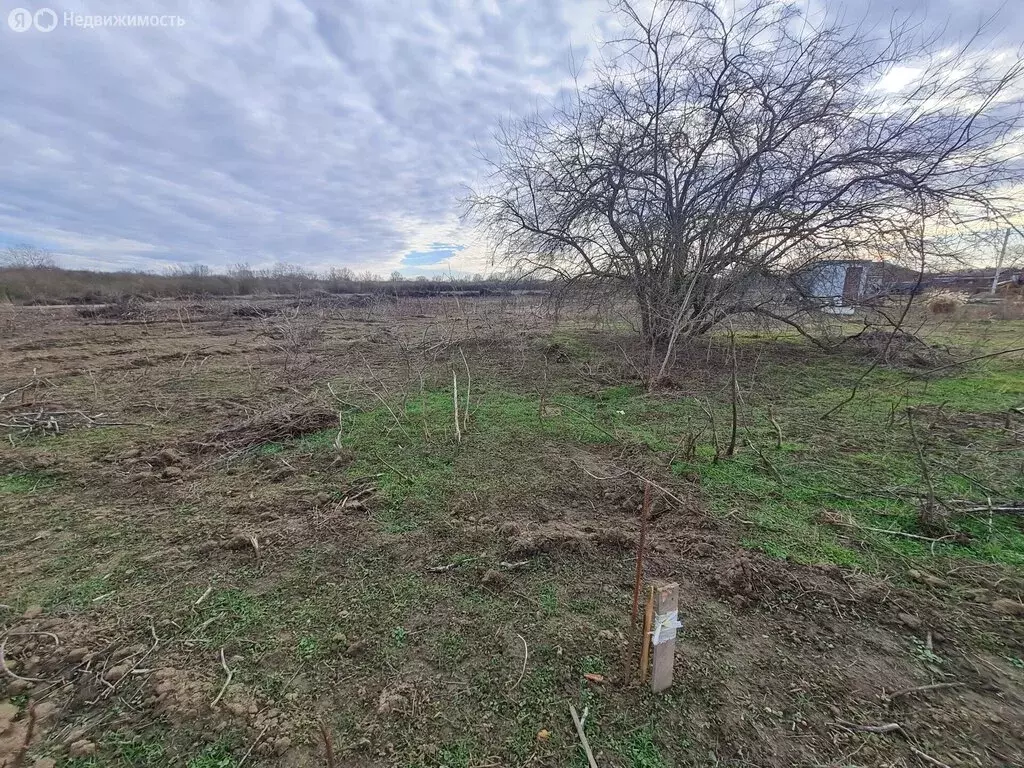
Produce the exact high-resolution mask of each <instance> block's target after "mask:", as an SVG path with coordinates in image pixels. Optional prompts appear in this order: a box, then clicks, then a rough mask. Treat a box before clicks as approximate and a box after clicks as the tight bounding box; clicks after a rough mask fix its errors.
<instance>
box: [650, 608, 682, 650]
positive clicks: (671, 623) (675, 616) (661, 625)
mask: <svg viewBox="0 0 1024 768" xmlns="http://www.w3.org/2000/svg"><path fill="white" fill-rule="evenodd" d="M682 626H683V625H682V623H681V622H680V621H679V611H670V612H669V613H659V614H658V615H657V616H655V617H654V627H653V628H652V629H651V645H661V644H662V643H667V642H668V641H669V640H674V639H675V637H676V630H677V629H681V628H682Z"/></svg>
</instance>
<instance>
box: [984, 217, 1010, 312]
mask: <svg viewBox="0 0 1024 768" xmlns="http://www.w3.org/2000/svg"><path fill="white" fill-rule="evenodd" d="M1009 242H1010V230H1009V229H1007V230H1006V234H1004V235H1003V247H1002V248H1001V249H1000V250H999V261H997V262H996V273H995V275H994V276H993V277H992V289H991V290H990V291H989V294H990V295H992V296H995V294H996V288H998V287H999V272H1000V271H1001V270H1002V268H1003V260H1004V259H1005V258H1006V246H1007V244H1008V243H1009Z"/></svg>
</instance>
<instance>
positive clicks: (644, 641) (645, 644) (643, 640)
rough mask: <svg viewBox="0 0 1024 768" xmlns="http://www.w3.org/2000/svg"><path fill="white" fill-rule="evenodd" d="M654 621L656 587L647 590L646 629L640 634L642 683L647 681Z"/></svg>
mask: <svg viewBox="0 0 1024 768" xmlns="http://www.w3.org/2000/svg"><path fill="white" fill-rule="evenodd" d="M653 621H654V587H653V586H652V587H651V588H650V589H649V590H648V592H647V607H646V608H645V609H644V630H643V633H642V634H641V635H640V685H643V684H644V683H646V682H647V668H648V666H649V665H648V662H649V661H650V654H651V624H652V623H653Z"/></svg>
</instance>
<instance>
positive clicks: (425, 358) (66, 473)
mask: <svg viewBox="0 0 1024 768" xmlns="http://www.w3.org/2000/svg"><path fill="white" fill-rule="evenodd" d="M270 309H273V308H270ZM270 309H268V310H267V312H265V313H264V314H265V315H266V316H265V317H263V318H260V317H242V318H239V317H237V316H234V315H230V316H227V317H224V316H221V315H216V316H212V315H211V316H209V317H204V316H203V315H202V313H201V312H199V311H197V310H193V311H192V312H191V314H190V319H191V320H192V322H190V323H184V322H182V321H181V313H180V312H179V313H175V314H168V315H167V316H166V317H160V316H156V317H154V318H152V319H151V320H150V321H149V322H145V323H110V324H103V323H97V322H89V323H85V322H83V321H81V320H78V319H76V318H74V317H73V316H70V315H64V314H61V315H58V314H54V315H53V316H47V317H48V320H47V322H46V323H38V322H29V321H27V320H26V322H24V323H22V324H19V325H17V326H16V327H15V329H14V331H13V337H12V339H11V340H12V344H11V345H9V347H8V349H9V350H10V351H7V352H5V353H3V354H4V356H5V357H4V359H3V360H2V361H0V362H2V363H3V370H4V371H5V372H6V374H5V375H7V376H8V377H9V381H7V382H6V383H5V385H3V386H0V393H2V392H7V391H8V390H12V389H14V388H17V387H23V386H25V387H26V389H24V390H21V391H19V392H18V393H17V394H13V395H11V396H10V398H9V399H8V401H7V402H8V403H9V402H11V401H12V400H15V401H18V403H19V407H17V408H13V409H11V412H12V413H14V414H15V415H20V416H22V417H24V418H27V416H26V414H29V415H31V414H34V413H37V412H39V411H40V410H42V411H44V412H46V411H53V412H58V411H60V412H64V413H65V414H67V413H72V412H73V413H74V414H79V415H72V416H67V415H62V416H59V417H57V419H58V423H59V424H60V422H61V420H66V423H64V424H62V425H61V429H60V432H59V433H57V432H55V430H54V429H53V428H52V425H51V427H49V428H46V427H45V426H44V425H43V424H42V423H40V424H38V425H34V428H33V429H31V430H25V429H15V428H11V429H9V432H10V439H9V441H8V443H7V444H6V446H5V447H4V448H3V449H2V453H0V462H2V463H0V507H2V509H3V521H4V527H5V530H6V531H7V534H8V535H7V540H6V542H5V543H4V544H2V545H0V560H2V561H3V567H4V572H5V573H7V574H10V578H9V579H6V580H5V584H4V587H3V589H4V593H5V594H4V596H3V598H2V602H3V603H5V604H6V605H7V608H6V609H5V610H6V613H5V614H3V616H2V618H3V620H4V625H3V626H4V630H3V631H4V632H5V635H4V636H5V640H4V642H5V645H6V663H7V665H8V668H9V669H10V670H11V672H12V673H13V674H14V675H20V676H22V677H27V678H34V679H38V680H34V681H32V682H24V681H20V680H17V679H14V678H13V677H11V676H10V675H9V676H8V679H7V691H6V693H5V694H4V695H5V697H6V698H5V700H6V701H7V702H9V703H10V704H11V707H12V709H11V713H12V714H11V718H10V719H11V724H10V726H9V727H8V730H7V732H6V733H4V734H3V736H2V738H3V739H5V740H7V741H9V742H11V743H10V745H8V746H3V744H6V743H7V742H6V741H5V742H3V744H0V746H3V749H6V750H7V752H6V753H4V752H3V751H2V750H0V756H2V755H5V754H6V755H7V756H10V755H13V754H15V753H16V752H17V751H18V750H19V749H20V748H21V746H22V744H27V746H28V753H27V754H28V756H29V758H31V759H32V760H34V759H37V758H43V757H52V758H53V759H54V760H56V761H57V764H58V765H66V766H74V768H96V767H97V766H136V765H142V766H171V765H188V766H193V767H195V768H200V767H201V768H213V767H214V766H218V767H226V766H240V765H310V764H320V765H327V756H326V746H325V736H324V734H325V733H326V734H328V735H329V736H328V737H326V738H329V739H330V742H331V745H332V748H333V752H334V753H335V764H336V765H381V766H384V765H399V766H418V767H419V766H422V767H423V768H437V767H439V766H449V767H450V768H454V767H456V766H459V767H463V766H464V767H465V768H469V767H470V766H475V767H476V768H483V767H484V766H496V765H515V766H525V765H585V764H586V763H585V759H584V757H583V754H582V751H581V750H580V749H579V747H578V741H577V738H576V735H575V731H574V729H573V726H572V723H571V721H570V720H569V718H568V709H567V708H568V705H569V704H570V703H571V704H574V705H575V706H576V707H577V708H578V709H580V710H581V711H582V710H583V709H584V708H586V709H587V712H588V716H587V734H588V738H589V740H590V742H591V744H592V745H593V747H594V750H595V752H596V753H597V755H598V761H599V764H601V765H602V766H604V765H614V766H634V767H636V768H654V767H658V766H674V765H693V766H704V765H748V764H757V765H805V764H863V765H874V764H900V761H903V764H913V763H912V761H918V762H920V761H921V760H922V759H923V758H921V757H920V756H919V755H918V754H917V753H916V752H914V750H915V749H916V750H918V751H919V752H924V753H926V754H928V755H932V756H933V757H934V758H935V759H941V760H942V761H943V762H945V763H946V764H948V765H960V764H964V765H977V764H982V765H1000V764H1012V763H1013V762H1015V761H1016V760H1018V759H1021V756H1022V755H1024V752H1022V748H1024V746H1022V743H1021V740H1020V736H1019V734H1020V733H1021V732H1022V730H1021V725H1024V723H1022V717H1021V711H1022V709H1021V705H1022V703H1024V699H1022V697H1021V683H1022V681H1024V662H1022V661H1021V657H1022V654H1021V649H1020V645H1019V638H1020V628H1021V618H1019V613H1017V609H1016V608H1014V607H1013V606H1014V605H1015V604H1016V605H1019V604H1020V597H1021V595H1022V594H1024V578H1022V576H1024V572H1022V566H1024V529H1022V518H1021V517H1020V516H1017V515H1013V514H1001V513H994V514H990V513H988V512H987V511H980V512H979V511H972V512H964V511H963V510H965V509H977V508H979V507H985V506H987V505H988V503H989V500H990V499H991V501H992V504H993V505H994V506H1000V504H1006V503H1007V502H1010V501H1013V500H1020V499H1024V471H1022V469H1024V467H1022V464H1024V416H1022V415H1021V414H1020V412H1019V411H1018V410H1015V409H1019V408H1021V407H1022V406H1024V372H1022V367H1021V361H1020V356H1019V355H1018V356H1016V357H1012V356H1011V357H1005V358H1004V357H995V358H989V359H984V360H978V361H976V362H973V363H970V364H967V365H965V366H959V365H956V366H952V365H951V366H949V367H946V368H941V369H940V370H938V371H936V372H934V373H929V372H928V370H927V369H924V368H904V367H900V366H899V365H882V366H874V367H873V366H872V358H871V356H870V354H869V353H868V352H866V351H865V350H863V349H860V348H857V347H855V346H848V347H843V348H842V349H839V350H837V351H834V352H831V353H824V352H821V351H818V350H816V349H814V348H813V347H812V346H810V345H809V344H807V343H806V342H802V341H800V340H798V339H796V338H793V337H791V336H787V335H782V334H774V335H770V336H769V335H765V334H764V333H746V334H740V335H738V337H737V340H736V344H735V363H734V362H733V359H734V357H733V354H732V353H731V352H730V346H729V344H728V340H727V339H725V338H719V339H713V340H712V341H711V343H710V344H702V345H701V346H700V347H699V348H696V347H695V348H694V349H692V350H689V351H688V352H687V353H686V354H685V355H684V356H683V357H682V358H681V360H680V363H679V365H678V366H677V369H676V370H675V372H674V373H673V377H672V381H671V383H670V386H668V387H667V388H665V389H663V390H661V391H659V392H657V393H655V394H648V393H647V392H646V390H645V388H644V387H643V386H642V385H641V383H640V382H638V381H636V380H635V376H634V373H633V362H635V361H633V362H630V361H628V360H627V359H626V358H627V357H628V354H627V351H628V350H629V349H630V346H629V345H630V343H631V342H630V339H629V337H628V336H625V335H623V334H621V333H620V332H619V331H616V330H610V329H607V328H601V327H594V325H593V324H585V323H584V322H582V320H583V318H575V317H570V318H569V319H568V320H566V319H565V318H564V317H563V318H562V320H561V322H560V323H559V324H558V325H555V324H553V322H552V318H550V317H547V316H546V315H544V314H543V313H541V314H538V313H536V312H535V311H533V310H532V309H529V308H527V309H524V307H522V306H501V307H498V306H496V305H490V304H486V303H481V304H480V305H470V306H455V305H448V304H440V303H429V302H425V303H419V304H412V305H408V304H407V305H399V307H397V308H393V307H389V308H375V309H373V310H371V311H365V312H364V311H358V312H353V311H348V310H346V311H325V310H323V309H320V310H308V312H309V314H308V315H294V316H292V315H289V314H288V313H287V312H286V313H282V314H281V315H274V314H273V313H272V312H271V311H270ZM24 311H25V312H29V311H31V310H29V309H26V310H24ZM502 313H503V314H502ZM498 315H500V319H496V317H497V316H498ZM33 317H38V315H33ZM268 317H269V318H270V319H267V318H268ZM303 323H306V324H305V325H304V324H303ZM1021 326H1022V324H1021V323H1019V322H1018V323H1014V322H1012V321H1005V322H1003V323H1001V324H1000V325H999V328H998V331H997V332H993V328H992V325H991V324H988V323H978V322H973V321H972V322H964V323H960V324H956V323H954V322H947V323H945V324H943V325H942V326H937V327H936V328H933V329H931V330H932V333H931V336H930V339H931V341H932V342H933V343H941V344H943V345H946V346H948V347H950V348H951V350H950V351H948V352H945V353H943V354H944V355H945V357H943V358H942V359H941V360H937V361H936V362H935V363H934V364H933V367H934V365H945V364H946V362H947V361H948V362H952V361H955V360H958V359H963V358H966V357H970V356H973V355H976V354H981V353H984V351H996V349H997V346H996V345H998V344H1000V343H1002V341H1004V340H1005V338H1009V337H1010V336H1012V335H1013V334H1015V333H1016V334H1020V333H1021V332H1022V331H1024V327H1021ZM979 350H981V351H980V352H979ZM463 356H464V357H463ZM467 367H468V369H469V372H470V376H469V377H467V376H466V369H467ZM453 370H454V371H455V373H456V375H457V376H458V378H459V389H460V395H461V397H460V399H459V408H460V422H459V431H460V432H461V439H459V438H458V437H457V436H456V433H455V412H454V406H453V396H452V382H451V376H452V371H453ZM734 371H735V382H736V386H735V391H736V392H737V395H738V396H737V397H736V398H735V402H736V414H737V419H736V423H737V430H736V431H737V440H736V451H735V455H733V456H727V455H725V454H726V452H727V451H726V449H727V447H728V445H729V442H730V435H731V431H732V413H733V401H734V398H733V391H734V387H733V379H734V376H733V372H734ZM854 387H856V392H855V396H854V397H853V399H852V400H851V399H849V398H850V394H851V392H852V391H854V390H853V388H854ZM467 389H468V390H469V391H468V402H469V409H468V414H467V413H466V411H465V408H466V395H467ZM847 401H848V402H847ZM21 403H28V404H30V405H24V406H21V405H20V404H21ZM37 404H38V405H37ZM5 405H6V403H5ZM5 413H6V411H5ZM335 413H336V414H337V419H336V421H335V417H334V414H335ZM83 414H84V416H83ZM324 414H326V417H324ZM12 423H13V422H12ZM18 423H22V422H18ZM299 424H304V425H307V426H305V427H302V428H299V427H296V426H295V425H299ZM289 425H290V428H285V427H289ZM240 427H243V429H239V428H240ZM640 477H647V478H650V479H652V480H653V481H654V482H655V483H657V485H658V487H659V488H658V489H657V490H656V492H655V503H654V508H653V509H654V520H653V522H652V529H651V535H650V548H649V553H648V557H647V562H646V566H645V578H646V579H648V580H659V579H671V580H674V581H677V582H678V583H679V585H680V594H681V606H680V613H681V616H682V617H683V622H684V629H683V631H682V633H681V635H680V641H679V644H678V649H677V661H676V666H677V679H676V684H675V685H674V687H673V688H672V690H671V691H670V692H668V693H667V694H664V695H660V696H654V695H652V694H650V693H649V692H648V691H646V690H645V689H644V688H642V687H640V686H637V685H631V686H630V685H625V684H624V682H625V681H624V679H623V677H624V669H625V665H624V654H625V644H624V639H625V637H626V635H627V633H628V632H629V609H630V599H631V593H632V586H633V567H634V555H633V550H634V548H635V541H636V537H637V534H638V514H637V512H638V506H639V503H640V499H641V496H642V481H641V480H640V479H638V478H640ZM922 510H924V514H922ZM1000 601H1002V602H1000ZM46 633H52V635H50V634H46ZM54 637H56V638H57V639H58V640H59V641H60V644H59V645H56V644H55V643H54V641H53V638H54ZM586 673H592V674H599V675H602V676H603V677H604V679H605V682H604V683H593V682H590V681H588V680H587V679H586V678H584V674H586ZM229 674H230V684H228V685H226V686H225V685H224V683H225V681H226V680H227V679H228V675H229ZM933 683H951V684H954V685H953V687H950V688H949V689H942V690H940V691H937V692H934V693H922V694H916V693H915V694H911V695H907V696H901V697H899V698H898V700H891V699H889V698H888V697H887V696H886V695H884V694H885V692H888V693H889V694H891V693H892V692H893V691H895V690H897V689H909V688H914V687H916V686H921V685H930V684H933ZM894 720H895V721H898V722H900V724H901V728H902V729H901V731H900V732H899V733H897V734H895V735H888V736H880V735H878V734H873V733H867V732H863V731H858V730H857V728H856V726H857V725H870V724H877V723H881V722H890V721H894ZM29 722H32V723H33V727H32V729H31V730H32V732H31V733H30V734H28V735H27V736H26V733H27V726H28V723H29ZM844 723H845V725H844ZM19 739H20V740H19ZM852 755H856V757H852ZM0 759H2V758H0ZM26 764H31V762H30V761H27V762H26Z"/></svg>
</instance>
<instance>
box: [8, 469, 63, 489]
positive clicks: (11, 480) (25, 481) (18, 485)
mask: <svg viewBox="0 0 1024 768" xmlns="http://www.w3.org/2000/svg"><path fill="white" fill-rule="evenodd" d="M56 484H57V479H56V478H55V477H54V476H53V475H49V474H44V473H42V472H12V473H10V474H7V475H0V493H11V494H14V493H35V492H36V491H39V490H44V489H46V488H52V487H53V486H55V485H56Z"/></svg>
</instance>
